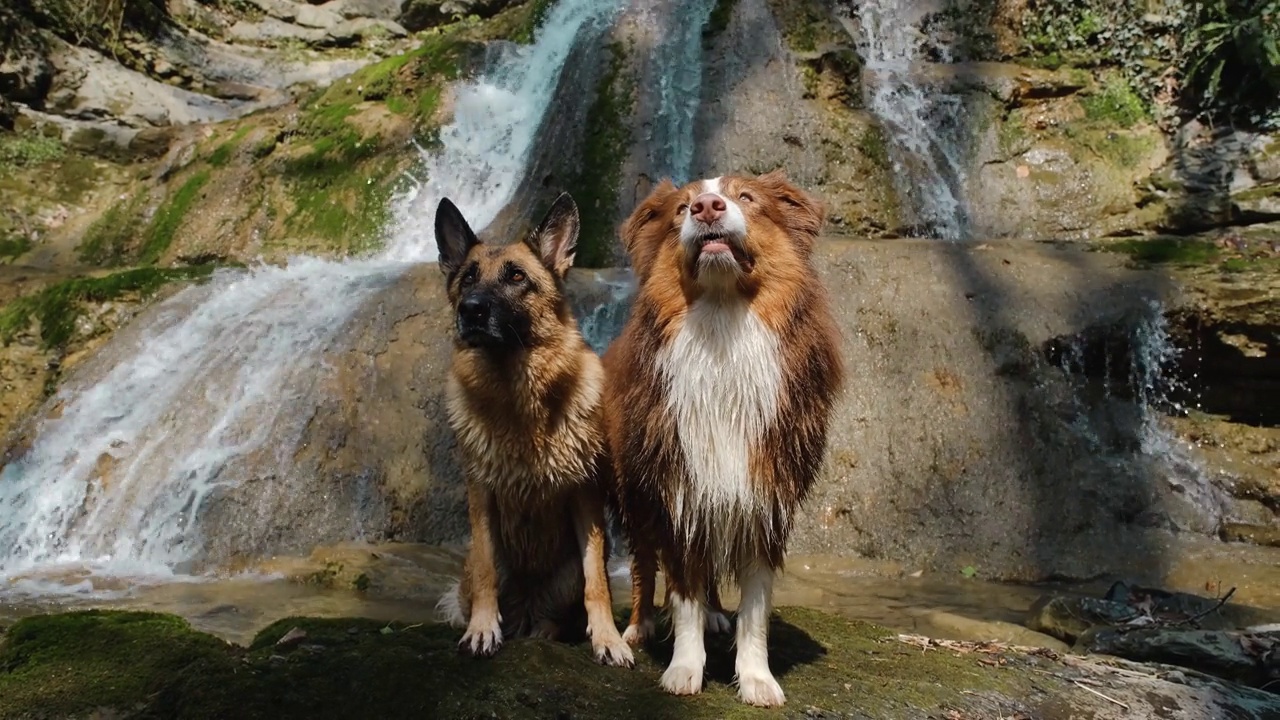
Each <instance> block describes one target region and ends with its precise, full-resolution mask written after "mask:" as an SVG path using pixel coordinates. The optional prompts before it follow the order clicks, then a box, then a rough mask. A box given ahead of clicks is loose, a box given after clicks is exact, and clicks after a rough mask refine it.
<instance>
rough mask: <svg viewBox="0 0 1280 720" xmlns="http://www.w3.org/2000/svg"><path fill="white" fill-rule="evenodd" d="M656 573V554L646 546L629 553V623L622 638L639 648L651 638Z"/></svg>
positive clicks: (633, 549)
mask: <svg viewBox="0 0 1280 720" xmlns="http://www.w3.org/2000/svg"><path fill="white" fill-rule="evenodd" d="M657 573H658V558H657V553H655V552H654V551H653V548H652V547H650V546H649V545H648V544H643V543H642V544H639V545H637V546H636V547H634V548H632V552H631V621H630V622H629V623H628V624H627V630H626V632H624V633H622V638H623V639H624V640H626V641H627V642H628V643H629V644H631V645H635V646H639V645H643V644H644V643H645V641H646V640H648V639H649V638H651V637H653V632H654V621H653V617H654V610H653V594H654V592H655V591H656V589H655V587H654V586H655V584H656V580H657Z"/></svg>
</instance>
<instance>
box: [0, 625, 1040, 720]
mask: <svg viewBox="0 0 1280 720" xmlns="http://www.w3.org/2000/svg"><path fill="white" fill-rule="evenodd" d="M295 628H297V629H298V630H300V631H302V632H303V633H305V637H303V638H301V639H300V640H297V641H296V642H292V643H286V644H285V645H279V644H278V642H279V640H280V639H281V638H282V637H284V636H285V635H286V633H290V632H291V631H293V630H294V629H295ZM292 635H293V636H295V637H296V636H297V635H298V632H293V633H292ZM889 636H890V633H889V631H887V630H884V629H882V628H878V627H875V626H872V625H867V624H863V623H856V622H849V621H845V620H841V619H837V618H834V617H831V616H827V615H825V614H823V613H820V612H817V611H812V610H801V609H784V610H781V611H780V612H779V614H778V615H777V616H775V618H774V622H773V627H772V638H771V646H772V648H773V650H772V654H771V663H772V665H773V668H774V670H775V672H777V673H778V676H779V678H780V681H781V682H782V684H783V687H784V689H785V690H786V691H787V693H788V695H789V698H790V700H789V706H788V707H789V708H791V709H793V710H794V709H803V708H806V707H821V708H825V709H828V710H833V711H839V712H856V713H858V714H859V716H866V715H870V716H872V717H892V716H900V715H904V714H905V715H912V714H914V713H911V712H908V711H909V709H913V708H914V709H925V708H935V707H941V706H943V705H947V704H951V703H955V702H959V701H961V700H962V698H963V697H964V696H963V695H962V691H971V692H972V691H979V692H984V693H985V692H995V691H1000V690H1010V689H1014V688H1016V687H1017V686H1018V684H1019V682H1020V680H1019V678H1018V676H1017V674H1015V673H1011V672H1002V671H999V670H992V669H991V668H989V667H986V666H984V665H981V664H979V663H976V662H974V661H973V659H972V658H963V657H960V656H956V655H953V654H950V653H942V652H933V653H928V654H927V655H922V654H921V653H920V651H919V650H918V649H915V648H911V647H909V646H906V645H903V644H901V643H898V642H896V641H886V638H888V637H889ZM457 639H458V631H456V630H454V629H452V628H449V627H446V626H441V625H422V626H410V627H404V626H400V625H395V624H392V625H387V624H383V623H378V622H374V621H371V620H349V619H324V620H320V619H307V618H289V619H285V620H281V621H279V622H276V623H274V624H272V625H271V626H269V627H267V628H266V629H265V630H263V631H262V632H261V633H260V634H259V635H258V636H257V638H256V639H255V640H254V641H253V643H252V644H251V645H250V647H249V648H248V649H245V648H240V647H236V646H233V645H228V644H226V643H223V642H222V641H221V640H218V639H216V638H214V637H212V636H209V635H206V634H203V633H200V632H197V631H195V630H193V629H191V627H190V626H188V625H187V623H186V622H185V621H183V620H181V619H178V618H176V617H173V616H169V615H160V614H153V613H139V612H108V611H83V612H72V613H66V614H61V615H45V616H38V617H32V618H27V619H24V620H21V621H19V622H18V623H17V624H15V625H14V626H13V628H12V629H11V630H10V631H9V633H8V636H7V638H6V639H5V641H4V646H3V647H2V648H0V718H13V717H46V716H66V715H72V714H84V713H87V712H90V711H92V710H95V709H97V710H102V709H104V708H107V709H112V710H116V711H121V712H126V713H129V714H130V715H133V716H137V717H184V718H206V717H207V718H222V717H238V718H253V717H263V718H288V717H299V718H320V717H325V718H328V717H333V718H348V717H452V718H462V717H466V718H473V717H504V718H534V717H557V718H562V717H573V718H587V717H591V718H661V717H671V718H675V717H679V718H703V717H706V718H712V717H714V718H731V717H732V718H736V717H766V716H771V715H772V713H769V712H767V711H763V710H757V709H754V708H749V707H746V706H744V705H742V704H741V703H739V701H738V700H737V698H736V695H735V693H734V690H733V688H732V687H730V685H729V683H730V680H731V674H732V668H733V656H732V651H731V647H730V643H729V640H728V638H726V637H724V636H719V637H717V638H715V639H714V640H713V641H712V643H711V647H710V648H709V659H710V662H709V666H708V682H707V687H706V689H705V691H704V692H703V694H701V695H700V696H697V697H694V698H677V697H672V696H670V695H667V694H666V693H664V692H663V691H662V690H661V689H660V688H659V686H658V677H659V675H660V673H661V670H662V667H663V663H665V662H666V661H667V660H668V659H669V657H670V641H669V640H668V641H666V642H664V643H661V644H658V645H656V646H655V647H654V648H652V652H643V651H642V652H640V653H639V656H638V666H637V668H636V669H635V670H624V669H618V668H606V667H602V666H599V665H597V664H596V663H595V662H594V660H593V659H592V657H591V654H590V652H589V651H588V649H587V648H586V647H585V646H583V645H570V644H564V643H558V642H548V641H541V640H516V641H510V642H508V643H507V645H506V646H505V647H504V648H503V649H502V651H501V652H499V653H498V654H497V655H496V656H495V657H494V658H491V659H485V660H478V659H473V658H470V657H467V656H464V655H460V654H459V652H458V650H457V647H456V642H457ZM792 714H794V713H792Z"/></svg>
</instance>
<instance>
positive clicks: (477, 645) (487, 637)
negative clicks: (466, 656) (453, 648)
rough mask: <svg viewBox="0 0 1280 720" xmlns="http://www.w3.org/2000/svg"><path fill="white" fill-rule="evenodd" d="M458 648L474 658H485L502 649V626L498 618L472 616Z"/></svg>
mask: <svg viewBox="0 0 1280 720" xmlns="http://www.w3.org/2000/svg"><path fill="white" fill-rule="evenodd" d="M458 646H459V647H461V648H462V649H463V650H466V651H468V652H470V653H471V654H472V655H474V656H476V657H487V656H489V655H492V654H494V653H496V652H498V648H500V647H502V626H501V625H500V624H499V621H498V618H496V617H493V616H489V617H487V618H486V617H481V616H476V615H472V616H471V623H470V624H469V625H467V632H466V634H464V635H463V636H462V640H460V641H459V642H458Z"/></svg>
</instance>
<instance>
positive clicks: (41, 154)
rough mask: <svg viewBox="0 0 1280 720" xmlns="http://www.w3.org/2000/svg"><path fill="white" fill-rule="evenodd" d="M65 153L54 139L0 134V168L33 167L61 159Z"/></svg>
mask: <svg viewBox="0 0 1280 720" xmlns="http://www.w3.org/2000/svg"><path fill="white" fill-rule="evenodd" d="M65 152H66V148H64V147H63V146H62V141H61V140H59V139H58V138H54V137H45V136H43V135H34V134H25V133H3V134H0V168H6V169H9V170H12V169H13V168H19V167H34V166H36V165H43V164H45V163H47V162H51V161H53V160H58V159H61V158H62V156H63V154H64V153H65Z"/></svg>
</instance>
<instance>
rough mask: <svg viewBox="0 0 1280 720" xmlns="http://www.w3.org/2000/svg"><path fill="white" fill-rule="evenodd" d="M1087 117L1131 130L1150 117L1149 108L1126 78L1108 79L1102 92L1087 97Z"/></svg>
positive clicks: (1085, 106) (1083, 102)
mask: <svg viewBox="0 0 1280 720" xmlns="http://www.w3.org/2000/svg"><path fill="white" fill-rule="evenodd" d="M1081 103H1082V104H1083V105H1084V112H1085V117H1086V118H1088V119H1089V120H1092V121H1094V122H1099V123H1108V124H1112V125H1115V126H1117V127H1121V128H1131V127H1133V126H1134V125H1137V124H1138V123H1140V122H1143V121H1144V120H1146V119H1147V118H1148V117H1149V113H1148V112H1147V106H1146V104H1145V103H1144V102H1143V101H1142V98H1140V97H1138V95H1137V93H1135V92H1134V91H1133V88H1131V87H1130V86H1129V83H1128V82H1126V81H1125V80H1124V78H1122V77H1120V76H1118V75H1116V76H1112V77H1110V78H1108V79H1107V82H1106V83H1105V84H1104V85H1103V86H1102V90H1101V92H1098V93H1095V94H1093V95H1089V96H1087V97H1085V98H1084V99H1083V100H1082V101H1081Z"/></svg>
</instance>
